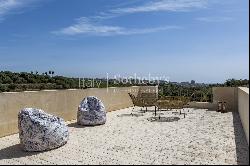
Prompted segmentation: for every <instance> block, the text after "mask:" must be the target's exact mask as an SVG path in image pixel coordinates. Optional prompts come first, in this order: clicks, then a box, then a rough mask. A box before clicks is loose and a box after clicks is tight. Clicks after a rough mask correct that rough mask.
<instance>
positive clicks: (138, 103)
mask: <svg viewBox="0 0 250 166" xmlns="http://www.w3.org/2000/svg"><path fill="white" fill-rule="evenodd" d="M128 94H129V97H130V98H131V100H132V103H133V105H134V106H139V107H142V106H144V105H143V100H141V99H140V98H138V97H135V95H133V94H131V93H128Z"/></svg>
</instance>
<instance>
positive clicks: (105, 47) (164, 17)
mask: <svg viewBox="0 0 250 166" xmlns="http://www.w3.org/2000/svg"><path fill="white" fill-rule="evenodd" d="M248 45H249V1H248V0H126V1H124V0H0V70H8V71H14V72H22V71H25V72H30V71H39V72H40V73H41V72H46V71H49V70H53V71H55V73H56V74H58V75H64V76H69V77H82V78H86V77H99V78H102V77H106V76H107V74H108V75H109V78H113V77H115V76H121V77H126V76H134V75H135V74H136V75H137V76H138V77H149V75H150V76H151V77H158V78H160V77H161V78H168V79H169V80H170V81H177V82H181V81H190V80H196V82H204V83H221V82H224V81H225V80H227V79H230V78H235V79H248V78H249V48H248Z"/></svg>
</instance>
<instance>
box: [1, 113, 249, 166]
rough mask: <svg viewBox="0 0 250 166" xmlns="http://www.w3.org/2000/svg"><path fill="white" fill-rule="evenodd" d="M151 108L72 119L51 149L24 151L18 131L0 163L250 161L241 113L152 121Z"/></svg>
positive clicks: (8, 141) (6, 145) (4, 146)
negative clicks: (103, 118)
mask: <svg viewBox="0 0 250 166" xmlns="http://www.w3.org/2000/svg"><path fill="white" fill-rule="evenodd" d="M137 110H139V108H137ZM152 111H153V110H152ZM152 111H149V112H147V113H145V114H144V116H139V115H141V114H138V113H135V115H134V116H131V115H129V114H130V113H131V108H128V109H123V110H119V111H114V112H110V113H108V114H107V118H108V120H107V123H106V124H105V125H103V126H96V127H81V126H78V125H76V124H75V123H72V124H70V125H69V130H70V140H69V142H68V143H67V144H66V145H65V146H63V147H61V148H58V149H55V150H52V151H48V152H42V153H27V152H23V151H22V150H21V149H20V148H19V145H18V143H19V139H18V134H15V135H11V136H8V137H4V138H0V164H147V165H148V164H248V163H249V157H248V153H249V147H248V145H247V142H246V140H245V135H244V132H243V130H242V126H241V123H240V120H239V116H238V114H237V113H236V114H232V113H226V114H221V113H217V112H215V111H206V110H201V109H197V110H195V109H190V111H189V112H188V110H185V112H186V113H187V116H186V118H184V116H183V115H178V114H176V115H175V114H173V113H172V112H166V111H164V112H162V115H161V117H178V118H180V119H179V120H178V121H173V122H151V121H149V120H148V118H150V117H153V112H152ZM136 115H137V116H136Z"/></svg>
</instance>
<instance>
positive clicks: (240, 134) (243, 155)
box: [232, 112, 249, 165]
mask: <svg viewBox="0 0 250 166" xmlns="http://www.w3.org/2000/svg"><path fill="white" fill-rule="evenodd" d="M232 114H233V125H234V135H235V144H236V157H237V158H236V159H237V163H238V164H239V165H249V146H248V143H247V140H246V135H245V132H244V129H243V127H242V124H241V120H240V116H239V113H238V112H232Z"/></svg>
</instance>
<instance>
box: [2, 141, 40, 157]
mask: <svg viewBox="0 0 250 166" xmlns="http://www.w3.org/2000/svg"><path fill="white" fill-rule="evenodd" d="M39 153H41V152H25V151H23V150H22V148H21V145H20V144H16V145H12V146H9V147H7V148H4V149H1V150H0V160H3V159H14V158H21V157H27V156H33V155H37V154H39Z"/></svg>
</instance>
